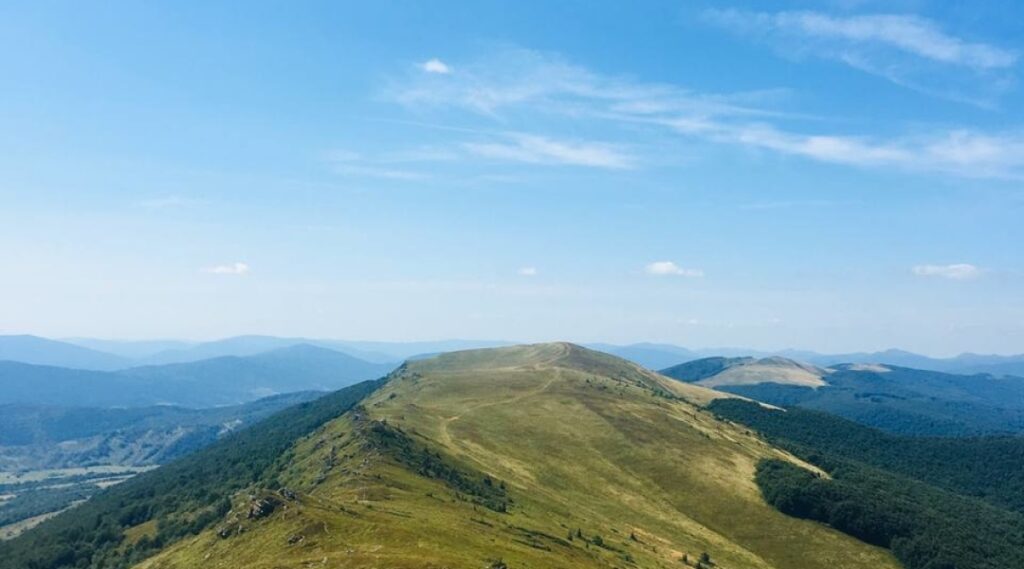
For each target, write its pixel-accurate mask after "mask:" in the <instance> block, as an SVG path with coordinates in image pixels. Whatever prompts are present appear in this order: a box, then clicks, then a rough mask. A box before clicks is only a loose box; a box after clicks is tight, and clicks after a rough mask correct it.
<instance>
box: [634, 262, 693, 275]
mask: <svg viewBox="0 0 1024 569" xmlns="http://www.w3.org/2000/svg"><path fill="white" fill-rule="evenodd" d="M644 272H646V273H647V274H649V275H655V276H666V275H672V276H679V277H695V278H696V277H703V276H704V271H702V270H700V269H686V268H683V267H680V266H679V265H677V264H675V263H673V262H672V261H655V262H653V263H649V264H648V265H647V266H646V267H644Z"/></svg>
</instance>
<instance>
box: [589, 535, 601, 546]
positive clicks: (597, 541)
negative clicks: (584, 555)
mask: <svg viewBox="0 0 1024 569" xmlns="http://www.w3.org/2000/svg"><path fill="white" fill-rule="evenodd" d="M590 541H591V543H593V544H594V545H596V546H598V547H604V540H603V539H601V536H599V535H595V536H594V539H592V540H590Z"/></svg>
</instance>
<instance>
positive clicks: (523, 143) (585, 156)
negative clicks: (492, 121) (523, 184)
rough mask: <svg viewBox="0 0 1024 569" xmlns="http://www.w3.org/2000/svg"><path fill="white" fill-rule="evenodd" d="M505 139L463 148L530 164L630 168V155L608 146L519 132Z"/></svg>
mask: <svg viewBox="0 0 1024 569" xmlns="http://www.w3.org/2000/svg"><path fill="white" fill-rule="evenodd" d="M507 137H508V138H510V139H511V142H468V143H466V144H465V148H466V149H467V150H469V151H470V152H472V153H473V154H477V155H479V156H484V157H486V158H494V159H498V160H508V161H512V162H527V163H531V164H562V165H570V166H589V167H593V168H608V169H624V168H630V167H632V165H633V158H632V157H631V156H629V155H627V154H625V153H623V152H621V151H619V150H618V149H616V148H615V147H614V146H613V145H609V144H604V143H597V142H580V141H561V140H552V139H550V138H547V137H544V136H537V135H531V134H522V133H510V134H509V135H508V136H507Z"/></svg>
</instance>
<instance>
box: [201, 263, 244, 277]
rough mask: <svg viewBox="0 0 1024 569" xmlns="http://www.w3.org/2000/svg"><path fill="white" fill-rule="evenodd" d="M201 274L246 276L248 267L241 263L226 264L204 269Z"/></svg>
mask: <svg viewBox="0 0 1024 569" xmlns="http://www.w3.org/2000/svg"><path fill="white" fill-rule="evenodd" d="M203 272H204V273H210V274H211V275H246V274H249V265H248V264H247V263H242V262H235V263H228V264H226V265H215V266H212V267H206V268H204V269H203Z"/></svg>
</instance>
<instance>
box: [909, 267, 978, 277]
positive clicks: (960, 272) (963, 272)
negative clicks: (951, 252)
mask: <svg viewBox="0 0 1024 569" xmlns="http://www.w3.org/2000/svg"><path fill="white" fill-rule="evenodd" d="M911 271H912V272H913V273H914V274H915V275H917V276H919V277H939V278H943V279H952V280H958V281H962V280H969V279H974V278H978V277H979V276H981V272H982V271H981V269H979V268H978V267H976V266H975V265H971V264H969V263H954V264H951V265H917V266H915V267H913V268H912V269H911Z"/></svg>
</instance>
